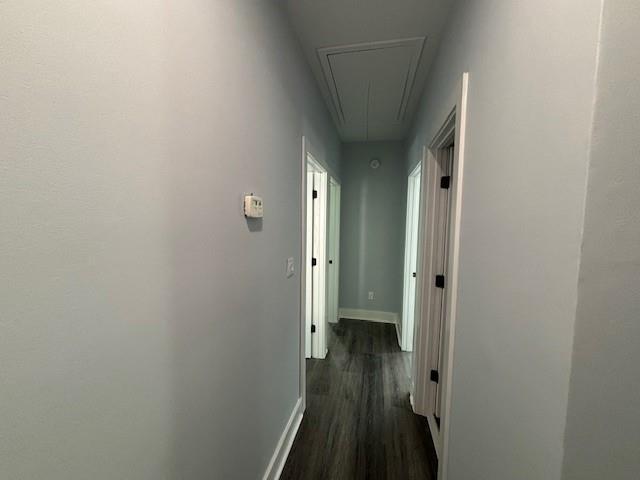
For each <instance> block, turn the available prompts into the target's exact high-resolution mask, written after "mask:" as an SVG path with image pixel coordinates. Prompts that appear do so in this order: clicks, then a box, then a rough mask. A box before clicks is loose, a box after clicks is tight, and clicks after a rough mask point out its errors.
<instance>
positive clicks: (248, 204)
mask: <svg viewBox="0 0 640 480" xmlns="http://www.w3.org/2000/svg"><path fill="white" fill-rule="evenodd" d="M244 216H245V217H247V218H262V198H261V197H258V196H257V195H254V194H253V193H252V194H251V195H245V196H244Z"/></svg>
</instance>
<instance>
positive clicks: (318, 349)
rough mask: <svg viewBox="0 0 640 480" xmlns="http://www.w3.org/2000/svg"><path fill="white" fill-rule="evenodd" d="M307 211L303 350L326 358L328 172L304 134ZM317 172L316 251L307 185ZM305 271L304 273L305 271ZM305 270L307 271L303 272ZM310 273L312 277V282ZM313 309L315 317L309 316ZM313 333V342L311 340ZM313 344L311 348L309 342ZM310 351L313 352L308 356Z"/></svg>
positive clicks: (303, 226) (303, 182) (305, 199)
mask: <svg viewBox="0 0 640 480" xmlns="http://www.w3.org/2000/svg"><path fill="white" fill-rule="evenodd" d="M303 150H304V152H303V181H302V186H303V191H304V194H303V199H302V201H303V208H302V210H303V212H304V217H303V218H302V230H303V242H302V245H303V247H302V254H301V259H302V261H301V264H302V268H301V269H300V270H301V284H302V296H303V299H302V300H301V303H302V304H303V305H304V308H302V309H301V316H302V324H301V325H302V327H301V329H302V333H301V340H302V342H303V343H302V353H303V358H319V359H323V358H325V357H326V355H327V341H326V324H327V312H326V307H327V282H326V273H327V269H326V266H327V207H328V203H327V196H328V195H327V194H328V178H329V175H328V172H327V169H326V168H325V167H324V166H323V165H322V164H321V163H320V162H319V161H318V157H317V154H316V153H315V151H314V150H313V148H312V147H311V144H310V142H309V141H308V140H307V139H306V138H303ZM309 173H313V175H314V182H315V185H316V187H315V189H316V190H317V193H318V196H317V198H316V199H315V200H313V202H318V203H317V204H315V203H314V206H315V205H317V207H318V208H315V209H313V238H314V240H315V241H314V242H313V252H312V253H311V252H309V251H308V245H309V243H308V241H309V233H310V232H309V231H308V228H307V215H308V211H309V195H310V192H308V189H307V178H308V174H309ZM312 258H315V259H316V266H315V267H311V259H312ZM303 272H304V273H303ZM302 273H303V274H302ZM309 276H311V277H312V280H311V286H309ZM309 309H310V312H311V317H309V315H308V313H309ZM311 325H313V326H315V333H314V334H313V335H311V333H310V332H311ZM309 337H311V338H310V342H309ZM309 345H310V347H311V348H310V352H309V348H308V346H309ZM308 354H309V356H308Z"/></svg>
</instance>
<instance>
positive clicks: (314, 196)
mask: <svg viewBox="0 0 640 480" xmlns="http://www.w3.org/2000/svg"><path fill="white" fill-rule="evenodd" d="M312 197H313V199H314V200H315V199H316V198H318V190H314V191H313V194H312Z"/></svg>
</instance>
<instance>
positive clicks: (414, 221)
mask: <svg viewBox="0 0 640 480" xmlns="http://www.w3.org/2000/svg"><path fill="white" fill-rule="evenodd" d="M421 176H422V165H421V164H418V165H416V167H415V168H414V169H413V171H412V172H411V174H410V175H409V183H408V185H407V221H406V234H405V251H404V287H403V301H402V324H401V325H402V329H401V331H402V335H401V341H400V347H401V348H402V350H404V351H405V352H411V351H413V332H414V319H415V305H416V281H417V278H416V277H417V273H416V272H417V268H418V232H419V226H420V225H419V224H420V186H421V183H422V179H421Z"/></svg>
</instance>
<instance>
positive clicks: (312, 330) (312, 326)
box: [311, 325, 316, 333]
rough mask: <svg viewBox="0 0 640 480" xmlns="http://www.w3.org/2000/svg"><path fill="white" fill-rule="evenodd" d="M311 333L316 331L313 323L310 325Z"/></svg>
mask: <svg viewBox="0 0 640 480" xmlns="http://www.w3.org/2000/svg"><path fill="white" fill-rule="evenodd" d="M311 333H316V326H315V325H311Z"/></svg>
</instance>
